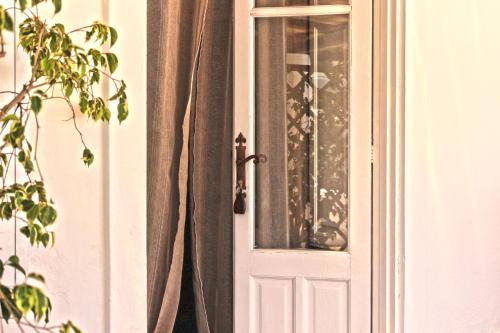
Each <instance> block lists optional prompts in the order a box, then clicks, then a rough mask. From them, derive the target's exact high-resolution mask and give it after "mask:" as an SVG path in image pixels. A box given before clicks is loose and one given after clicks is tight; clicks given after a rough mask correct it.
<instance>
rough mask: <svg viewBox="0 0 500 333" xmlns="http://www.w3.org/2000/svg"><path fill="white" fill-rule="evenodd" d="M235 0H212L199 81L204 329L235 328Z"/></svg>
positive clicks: (198, 270)
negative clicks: (233, 62) (233, 37)
mask: <svg viewBox="0 0 500 333" xmlns="http://www.w3.org/2000/svg"><path fill="white" fill-rule="evenodd" d="M232 8H233V0H209V2H208V8H207V16H206V24H205V30H204V33H203V40H202V47H201V53H200V66H199V69H198V76H197V85H196V112H195V113H194V116H193V117H194V123H193V128H194V133H193V151H192V153H193V164H192V177H193V178H192V179H193V181H192V184H193V188H192V198H193V202H192V205H191V207H192V213H191V214H192V215H191V216H192V227H191V231H192V237H193V242H192V247H193V250H192V253H193V272H194V276H193V279H194V287H195V298H196V311H197V321H198V332H199V333H208V332H216V333H229V332H232V329H233V327H232V322H233V316H232V315H233V311H232V304H233V302H232V295H233V287H232V282H233V280H232V279H233V242H232V240H233V225H232V224H233V208H232V207H233V204H232V166H233V165H232V155H231V153H232V147H233V142H234V141H233V115H232V113H233V89H232V85H233V80H232V78H233V66H232V58H233V52H232V49H233V47H232V13H233V9H232Z"/></svg>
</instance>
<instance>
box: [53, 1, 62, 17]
mask: <svg viewBox="0 0 500 333" xmlns="http://www.w3.org/2000/svg"><path fill="white" fill-rule="evenodd" d="M52 3H53V4H54V14H57V13H59V12H60V11H61V8H62V1H61V0H52Z"/></svg>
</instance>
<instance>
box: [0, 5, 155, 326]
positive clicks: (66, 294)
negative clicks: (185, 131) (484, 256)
mask: <svg viewBox="0 0 500 333" xmlns="http://www.w3.org/2000/svg"><path fill="white" fill-rule="evenodd" d="M0 1H1V2H0V3H2V4H9V3H12V2H13V1H12V0H0ZM56 18H57V19H58V20H61V21H63V22H64V23H65V24H66V26H67V28H68V29H70V28H76V27H80V26H85V25H87V24H89V23H91V22H93V21H96V20H99V21H110V22H111V24H112V25H113V26H115V27H116V28H117V29H118V31H119V34H120V38H119V41H118V44H117V46H116V50H115V52H116V53H117V54H118V56H119V58H120V67H119V70H118V71H117V74H116V75H117V76H118V77H122V78H124V79H125V80H126V82H127V84H128V86H129V93H128V95H129V99H130V101H129V103H130V110H131V116H130V118H129V119H128V120H127V122H126V123H124V125H123V126H118V125H117V124H116V123H117V122H116V121H115V124H113V125H112V126H111V128H107V127H105V126H102V125H96V124H94V123H93V122H91V121H87V119H85V118H84V117H81V116H79V119H78V122H79V124H80V126H81V129H82V131H83V132H84V134H85V139H86V141H87V143H88V145H89V146H90V147H91V148H92V149H93V152H94V153H95V155H96V160H95V163H94V165H92V167H90V168H86V167H84V165H83V163H82V161H81V159H80V158H81V145H80V143H79V137H78V135H77V134H76V133H75V131H74V129H73V127H72V125H71V123H70V122H63V121H62V120H63V119H67V118H68V117H69V116H70V115H71V114H70V113H69V111H68V109H67V107H66V106H65V105H64V104H60V103H50V104H47V105H46V107H45V112H44V113H43V116H42V119H41V126H42V131H41V137H40V139H41V141H40V152H39V156H40V162H41V164H42V168H43V170H44V176H45V180H46V184H47V187H48V189H49V191H50V194H51V196H52V197H53V198H54V200H55V202H56V205H57V209H58V212H59V219H58V222H57V225H56V233H57V243H56V246H55V248H53V249H49V250H43V249H32V248H30V247H29V246H26V241H25V239H24V238H23V237H22V236H20V237H18V239H19V242H18V248H19V252H20V257H21V259H22V260H24V261H26V262H29V264H28V265H27V266H28V267H29V268H30V269H32V270H34V271H39V272H40V273H43V274H44V275H45V277H46V279H47V284H48V291H49V294H50V295H51V296H52V300H53V303H54V304H53V305H54V311H53V316H52V318H53V323H57V322H58V321H61V320H66V319H72V320H74V321H75V322H76V323H77V324H78V325H79V326H80V327H81V328H82V329H83V331H84V332H92V333H111V332H123V333H140V332H146V211H145V209H146V208H145V198H146V153H145V151H146V91H145V89H146V86H145V82H146V80H145V77H146V45H145V40H146V38H145V36H146V2H140V1H139V2H137V1H133V0H87V1H85V2H82V1H63V11H62V13H61V15H58V16H57V17H56ZM8 42H9V43H10V44H9V46H8V52H9V53H8V56H7V58H3V59H0V90H3V89H6V88H9V89H10V88H11V87H12V85H13V82H12V79H11V78H12V74H13V66H12V64H13V60H14V59H13V51H12V40H8ZM17 63H18V71H17V77H18V85H20V84H22V82H23V78H24V79H25V78H26V74H27V70H28V66H26V61H25V59H23V58H21V57H20V58H19V59H18V61H17ZM1 101H2V100H0V103H1ZM0 239H1V240H0V244H1V246H0V247H1V248H2V250H1V251H0V257H1V258H3V257H4V256H6V255H8V254H10V252H11V250H12V248H13V244H12V230H11V229H8V228H7V229H6V228H5V225H0ZM4 259H5V258H4ZM13 331H17V330H13Z"/></svg>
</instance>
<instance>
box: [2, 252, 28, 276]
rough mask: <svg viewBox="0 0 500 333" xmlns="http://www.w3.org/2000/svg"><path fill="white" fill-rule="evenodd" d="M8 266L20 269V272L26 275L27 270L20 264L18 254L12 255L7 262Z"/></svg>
mask: <svg viewBox="0 0 500 333" xmlns="http://www.w3.org/2000/svg"><path fill="white" fill-rule="evenodd" d="M5 264H6V265H7V266H10V267H12V268H14V269H16V270H18V271H19V272H21V273H23V275H25V276H26V271H25V270H24V268H22V267H21V265H20V264H19V258H18V257H17V256H11V257H10V258H9V259H8V260H7V262H6V263H5Z"/></svg>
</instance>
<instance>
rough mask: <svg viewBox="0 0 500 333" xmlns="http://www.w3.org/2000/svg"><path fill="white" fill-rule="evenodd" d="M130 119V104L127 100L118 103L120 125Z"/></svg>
mask: <svg viewBox="0 0 500 333" xmlns="http://www.w3.org/2000/svg"><path fill="white" fill-rule="evenodd" d="M127 117H128V103H127V101H126V100H124V101H121V102H120V103H118V121H119V122H120V124H121V123H122V121H124V120H125V119H127Z"/></svg>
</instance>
